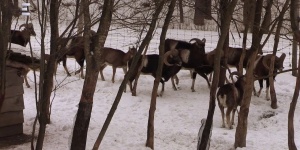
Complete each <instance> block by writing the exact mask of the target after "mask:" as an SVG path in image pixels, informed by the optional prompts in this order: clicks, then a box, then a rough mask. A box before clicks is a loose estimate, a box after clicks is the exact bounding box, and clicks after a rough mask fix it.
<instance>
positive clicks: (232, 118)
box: [231, 108, 236, 125]
mask: <svg viewBox="0 0 300 150" xmlns="http://www.w3.org/2000/svg"><path fill="white" fill-rule="evenodd" d="M235 111H236V108H234V109H233V110H232V117H231V124H232V125H234V114H235Z"/></svg>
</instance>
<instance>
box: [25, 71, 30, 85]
mask: <svg viewBox="0 0 300 150" xmlns="http://www.w3.org/2000/svg"><path fill="white" fill-rule="evenodd" d="M28 72H29V71H26V72H25V74H24V80H25V84H26V86H27V88H30V85H29V83H28V80H27V73H28Z"/></svg>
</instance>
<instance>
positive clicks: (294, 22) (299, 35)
mask: <svg viewBox="0 0 300 150" xmlns="http://www.w3.org/2000/svg"><path fill="white" fill-rule="evenodd" d="M297 8H298V0H291V4H290V18H291V26H292V30H293V33H294V37H295V38H296V40H297V42H298V43H299V44H300V31H299V29H298V15H297V14H298V11H297ZM299 64H300V59H299V60H298V66H299ZM299 71H300V67H299V68H298V72H299ZM299 90H300V75H299V73H298V76H297V80H296V87H295V91H294V95H293V99H292V102H291V104H290V110H289V115H288V146H289V149H290V150H297V147H296V144H295V136H294V134H295V133H294V114H295V109H296V105H297V101H298V97H299Z"/></svg>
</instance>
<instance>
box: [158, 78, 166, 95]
mask: <svg viewBox="0 0 300 150" xmlns="http://www.w3.org/2000/svg"><path fill="white" fill-rule="evenodd" d="M160 83H161V91H160V93H159V95H158V96H162V95H163V94H164V91H165V82H164V80H163V79H160Z"/></svg>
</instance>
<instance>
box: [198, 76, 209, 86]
mask: <svg viewBox="0 0 300 150" xmlns="http://www.w3.org/2000/svg"><path fill="white" fill-rule="evenodd" d="M199 75H200V76H201V77H203V78H204V79H205V80H206V82H207V85H208V88H209V89H210V83H209V81H208V78H207V75H206V74H204V73H199Z"/></svg>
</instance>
